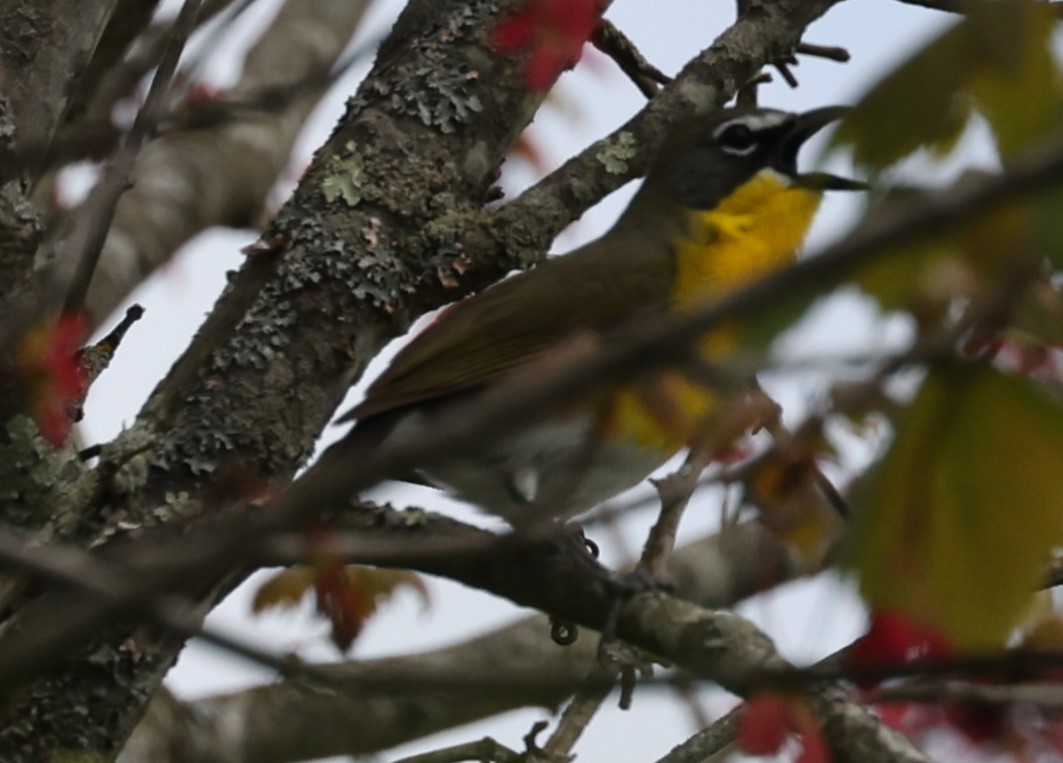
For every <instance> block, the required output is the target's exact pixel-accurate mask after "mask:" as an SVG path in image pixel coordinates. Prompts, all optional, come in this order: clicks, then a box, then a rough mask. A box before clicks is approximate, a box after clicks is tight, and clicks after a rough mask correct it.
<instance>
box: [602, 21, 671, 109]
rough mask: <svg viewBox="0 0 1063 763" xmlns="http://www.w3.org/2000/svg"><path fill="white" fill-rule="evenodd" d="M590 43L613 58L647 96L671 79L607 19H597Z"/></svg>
mask: <svg viewBox="0 0 1063 763" xmlns="http://www.w3.org/2000/svg"><path fill="white" fill-rule="evenodd" d="M591 44H592V45H594V47H596V48H597V49H598V50H600V51H602V52H603V53H605V55H607V56H609V57H610V58H611V59H613V61H614V62H615V63H616V65H617V66H619V67H620V71H622V72H624V74H626V75H627V76H628V78H629V79H630V80H631V81H632V82H633V83H635V87H637V88H638V89H639V92H641V93H642V94H643V95H644V96H646V97H647V98H653V96H655V95H656V94H657V88H658V86H659V85H667V84H668V83H669V82H671V81H672V78H671V77H669V76H668V75H667V74H665V73H664V72H662V71H661V70H660V69H658V68H657V67H656V66H654V65H653V64H651V63H650V62H649V61H647V60H646V58H645V57H644V56H643V55H642V53H640V52H639V49H638V48H637V47H635V43H634V42H632V41H631V40H630V39H629V38H628V36H627V35H625V34H624V33H623V32H621V31H620V30H619V29H618V28H617V27H616V25H615V24H613V22H611V21H609V20H608V19H604V18H603V19H600V20H599V21H598V26H596V27H595V29H594V33H593V34H592V35H591Z"/></svg>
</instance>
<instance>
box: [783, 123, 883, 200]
mask: <svg viewBox="0 0 1063 763" xmlns="http://www.w3.org/2000/svg"><path fill="white" fill-rule="evenodd" d="M851 110H852V109H850V108H849V107H848V106H825V107H823V108H821V109H813V110H812V111H806V112H805V113H804V114H799V115H798V116H797V119H795V120H794V121H793V123H792V125H791V127H790V130H789V133H788V134H787V136H786V139H785V140H784V141H783V149H782V150H783V157H782V159H783V161H784V162H785V163H786V164H787V165H788V166H789V167H790V168H792V176H793V178H794V180H795V181H796V183H797V184H798V185H800V186H802V187H804V188H811V189H814V190H817V191H866V190H868V187H869V186H868V184H867V183H865V182H863V181H862V180H854V179H852V178H845V177H841V176H839V175H831V174H830V173H827V172H806V173H800V174H799V173H797V172H796V167H797V152H798V151H799V150H800V148H801V146H802V145H804V143H805V141H807V140H808V139H809V138H811V137H812V136H813V135H815V134H816V133H817V132H819V131H820V130H822V129H823V128H824V127H826V126H827V125H829V124H831V123H832V122H836V121H838V120H839V119H841V118H842V117H844V116H845V115H846V114H848V113H849V112H850V111H851Z"/></svg>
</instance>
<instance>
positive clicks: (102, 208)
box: [61, 0, 200, 312]
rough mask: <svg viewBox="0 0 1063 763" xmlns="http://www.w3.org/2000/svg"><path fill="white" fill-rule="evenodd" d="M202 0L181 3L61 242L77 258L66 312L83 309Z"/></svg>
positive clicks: (65, 254) (66, 253)
mask: <svg viewBox="0 0 1063 763" xmlns="http://www.w3.org/2000/svg"><path fill="white" fill-rule="evenodd" d="M199 5H200V0H185V2H184V5H182V6H181V10H180V12H179V13H178V14H177V19H176V20H175V21H174V25H173V30H172V32H171V34H170V40H169V42H168V43H167V45H166V49H165V50H164V51H163V54H162V56H161V57H160V59H159V66H158V69H156V71H155V76H154V78H152V81H151V88H150V89H149V90H148V95H147V98H145V100H144V105H143V106H142V107H141V109H140V112H139V113H138V114H137V117H136V119H135V120H134V121H133V126H132V128H130V130H129V134H128V135H127V136H126V139H125V141H124V142H123V145H122V148H121V150H119V152H118V154H117V155H116V156H115V158H114V160H113V161H112V162H111V163H110V164H109V165H108V167H107V169H106V170H105V172H104V176H103V178H102V179H101V180H100V182H99V184H98V185H97V186H96V188H94V189H93V191H92V193H91V194H90V195H89V198H88V199H87V200H86V201H85V203H84V204H83V205H82V207H81V208H80V209H79V210H78V211H77V213H76V219H75V222H74V228H73V230H72V231H71V233H70V237H69V239H68V240H67V241H66V242H65V245H64V246H63V247H62V255H61V256H62V257H63V258H64V259H66V258H69V259H71V260H74V261H75V262H76V263H77V266H76V268H75V270H74V275H73V276H72V278H71V280H70V284H69V288H68V290H67V294H66V301H65V302H64V304H63V311H64V312H69V311H74V310H80V309H81V306H82V305H83V304H84V303H85V295H86V294H87V293H88V290H89V283H90V282H91V281H92V275H93V273H94V272H95V271H96V265H97V263H98V262H99V259H100V252H101V251H102V250H103V243H104V241H105V240H106V238H107V230H108V229H109V228H110V226H111V221H112V219H113V218H114V212H115V208H116V207H117V206H118V200H119V199H120V198H121V196H122V194H123V193H124V192H125V191H126V189H127V188H128V187H129V176H130V174H131V173H132V171H133V165H134V164H135V162H136V158H137V155H138V154H139V153H140V149H141V147H142V146H143V145H144V143H145V142H146V141H147V139H148V138H149V137H150V135H151V134H152V133H153V132H154V130H155V127H156V125H157V124H158V119H159V117H160V116H161V115H162V113H163V110H164V108H165V105H166V97H167V94H168V93H169V90H170V85H171V84H172V82H173V78H174V73H175V72H176V71H177V62H178V61H179V60H180V58H181V52H182V51H183V50H184V46H185V43H187V42H188V36H189V35H190V34H191V33H192V31H193V30H194V29H195V25H196V18H197V16H198V15H199Z"/></svg>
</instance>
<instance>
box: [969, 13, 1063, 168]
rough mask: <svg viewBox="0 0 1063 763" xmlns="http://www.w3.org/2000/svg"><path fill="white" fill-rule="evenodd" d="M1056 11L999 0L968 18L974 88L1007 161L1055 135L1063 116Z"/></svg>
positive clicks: (971, 76) (971, 78)
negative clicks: (1054, 45)
mask: <svg viewBox="0 0 1063 763" xmlns="http://www.w3.org/2000/svg"><path fill="white" fill-rule="evenodd" d="M1054 23H1055V11H1054V9H1052V8H1051V7H1049V6H1048V5H1047V4H1045V3H1033V2H1029V1H1028V0H1004V1H1001V0H997V2H993V3H982V4H981V5H979V6H977V8H976V9H975V12H973V13H972V14H971V15H970V17H969V18H968V21H967V37H968V41H967V47H968V49H969V50H970V51H971V52H972V53H973V52H975V51H977V53H978V54H977V55H976V56H973V57H972V63H973V64H974V66H972V69H971V71H970V77H969V83H968V86H969V87H970V89H971V92H972V93H973V94H974V96H975V100H976V101H977V103H978V109H979V111H981V112H982V114H984V115H985V117H986V119H987V120H988V121H989V125H990V127H991V128H992V129H993V134H994V135H995V136H996V139H997V147H998V148H999V149H1000V153H1001V156H1003V157H1004V159H1005V161H1006V160H1007V158H1008V157H1009V156H1010V155H1012V154H1014V153H1015V152H1016V150H1018V149H1021V148H1023V147H1024V146H1027V145H1029V144H1031V143H1033V142H1035V141H1036V140H1037V139H1039V138H1041V137H1043V136H1045V135H1047V134H1049V133H1051V132H1052V131H1054V130H1055V129H1056V127H1057V126H1058V125H1059V123H1060V118H1061V117H1063V88H1061V79H1060V76H1059V70H1058V69H1057V67H1056V63H1055V61H1054V60H1053V58H1052V53H1051V50H1050V47H1049V45H1050V41H1051V36H1052V29H1053V26H1054Z"/></svg>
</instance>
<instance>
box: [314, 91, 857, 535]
mask: <svg viewBox="0 0 1063 763" xmlns="http://www.w3.org/2000/svg"><path fill="white" fill-rule="evenodd" d="M844 111H845V110H844V109H843V108H840V107H829V108H823V109H816V110H813V111H809V112H806V113H803V114H793V113H788V112H784V111H777V110H773V109H766V108H751V109H725V110H721V111H719V112H717V113H715V114H713V115H711V116H707V117H703V118H700V119H697V120H695V121H693V122H692V123H690V124H688V125H685V126H684V127H682V128H680V129H678V130H676V131H675V132H674V133H672V134H671V135H670V136H669V137H668V138H667V139H666V140H665V142H664V144H663V146H662V148H661V150H660V151H659V153H658V155H657V156H656V158H655V159H654V161H653V163H652V165H651V168H650V170H649V172H648V174H647V176H646V179H645V181H644V182H643V184H642V187H641V188H640V189H639V191H638V192H637V193H636V195H635V196H634V198H633V199H632V201H631V203H630V205H629V206H628V207H627V209H626V210H625V211H624V213H623V214H622V215H621V216H620V218H619V220H618V221H617V222H616V224H615V225H614V226H613V227H612V228H611V229H610V230H609V231H608V232H606V233H605V234H604V235H603V236H601V237H600V238H598V239H597V240H595V241H592V242H591V243H589V244H586V245H585V246H582V247H580V248H578V249H576V250H574V251H573V252H571V253H570V254H567V255H565V256H560V257H555V258H552V259H549V260H547V261H546V262H544V263H543V264H542V265H540V266H538V267H536V268H534V269H533V270H530V271H527V272H525V273H521V274H519V275H517V276H514V277H512V278H509V279H507V280H504V281H502V282H500V283H498V284H495V285H494V286H492V287H490V288H488V289H486V290H485V291H483V292H481V293H479V294H476V295H474V296H472V297H470V298H468V299H465V300H463V301H461V302H459V303H457V304H456V305H454V306H452V307H451V308H450V309H449V310H447V311H446V312H444V313H443V314H442V315H441V316H440V317H439V318H438V319H437V320H436V321H435V322H434V323H433V324H431V325H430V326H429V327H428V328H427V329H425V330H424V331H423V332H422V333H421V334H420V335H418V336H417V337H416V338H415V339H413V340H412V341H411V342H410V343H409V344H408V345H407V346H406V347H405V348H403V349H402V350H401V351H400V352H399V353H398V354H397V355H396V356H395V358H394V360H393V361H392V362H391V364H390V366H389V367H388V368H387V369H386V370H385V371H384V372H383V373H382V374H381V375H380V377H379V378H377V379H376V380H375V381H374V382H373V383H372V385H371V386H370V387H369V389H368V391H367V393H366V398H365V400H364V401H363V402H362V403H360V404H358V405H356V406H355V407H354V408H353V409H351V410H350V411H348V412H347V413H346V414H345V415H344V416H343V417H342V418H341V419H340V421H348V420H352V419H353V420H357V423H356V424H355V426H354V427H353V428H352V430H351V431H350V432H349V433H348V434H347V435H346V437H345V438H344V439H343V440H342V441H341V442H340V443H338V444H337V445H336V446H333V449H332V451H331V452H330V453H329V454H326V455H328V456H331V455H337V456H344V455H345V454H346V455H347V456H354V454H358V453H365V452H366V449H367V448H372V447H374V446H375V445H377V444H379V443H384V442H386V443H387V444H388V445H397V444H401V442H403V441H404V440H406V439H408V438H417V437H418V436H419V435H420V434H422V433H423V432H425V431H427V430H429V429H430V428H431V427H433V422H434V420H435V419H436V418H437V417H439V416H440V415H442V414H444V413H445V412H446V411H447V410H448V407H449V406H451V405H452V404H454V403H455V402H460V403H467V402H468V401H470V400H472V399H474V397H475V396H476V395H478V394H481V393H482V392H483V391H484V390H486V389H488V388H489V387H490V386H491V385H492V384H494V383H496V382H498V381H500V380H501V379H503V378H504V377H506V376H507V375H509V374H511V373H514V372H516V371H518V370H521V369H523V368H524V367H526V366H528V365H529V364H531V363H534V362H536V361H537V360H542V358H543V357H544V356H545V355H546V354H548V353H550V351H551V348H556V347H558V346H559V343H561V342H563V341H565V340H566V339H568V338H571V337H572V336H574V335H576V334H579V333H580V332H588V331H590V332H601V333H608V332H611V331H614V330H616V329H618V328H621V327H623V326H625V325H631V324H632V323H633V322H636V321H638V320H639V319H640V317H646V316H652V315H661V314H665V315H666V314H668V313H675V312H681V311H686V310H691V309H696V308H697V307H698V306H699V305H702V304H704V303H705V302H706V300H709V299H712V298H714V297H718V296H720V295H721V294H723V293H726V292H727V291H729V290H733V289H736V288H739V287H740V286H742V285H743V284H744V283H747V282H749V281H751V280H753V279H755V278H757V277H758V276H761V275H764V274H765V273H767V272H769V271H771V270H774V269H777V268H779V267H782V266H784V265H786V264H787V263H789V262H791V261H792V260H793V259H794V257H795V256H796V252H797V250H798V249H799V248H800V246H801V245H802V243H803V241H804V238H805V234H806V233H807V231H808V228H809V226H810V225H811V223H812V220H813V217H814V216H815V212H816V209H817V207H818V205H819V201H820V197H821V195H822V193H823V191H825V190H829V189H853V188H858V187H860V185H859V184H858V183H855V182H853V181H850V180H847V179H845V178H839V177H835V176H832V175H827V174H825V173H811V174H807V175H802V174H801V173H799V172H798V169H797V154H798V151H799V149H800V148H801V146H802V144H803V143H804V142H805V141H806V140H807V139H808V138H809V137H811V136H812V135H813V134H815V133H816V132H818V131H819V130H820V129H822V128H823V127H824V126H826V125H828V124H830V123H831V122H833V121H835V120H837V119H838V118H840V117H841V116H842V115H843V113H844ZM734 341H735V337H734V336H733V332H730V331H729V330H728V329H721V330H718V331H716V332H713V333H712V334H710V335H708V336H706V337H704V338H703V340H702V341H701V342H700V343H699V348H698V350H699V353H701V354H702V355H703V356H704V357H705V359H706V360H707V361H709V362H710V363H711V362H713V361H718V360H719V359H721V358H722V357H724V356H726V354H727V353H728V352H729V351H730V349H731V346H732V345H733V343H734ZM716 400H717V397H716V395H714V394H713V393H712V392H711V391H710V390H708V389H707V388H706V387H705V386H703V385H701V384H698V383H696V382H694V381H691V380H689V379H688V378H687V377H686V376H684V375H683V374H682V373H680V372H679V371H662V372H659V373H656V374H654V375H652V377H651V378H650V380H649V381H646V380H642V381H639V382H634V383H625V384H612V383H607V384H603V385H601V386H600V387H599V388H597V389H595V390H594V391H593V392H591V393H589V394H587V395H585V396H583V397H582V398H581V399H579V400H577V401H575V402H571V401H570V402H566V403H565V404H563V405H559V406H558V407H557V408H556V409H554V410H550V411H545V412H544V413H543V415H542V416H541V417H540V418H539V420H538V421H537V422H536V423H535V424H534V425H533V426H530V427H525V428H523V429H521V430H520V431H518V432H514V433H512V434H510V435H507V436H505V437H502V438H500V439H497V440H495V441H493V442H491V443H490V444H489V445H485V446H484V447H483V448H482V449H481V451H482V452H477V453H475V454H473V455H469V454H468V453H467V454H466V455H463V456H462V457H460V458H458V457H455V458H453V459H446V458H444V459H441V460H439V461H438V463H436V464H435V465H433V466H432V467H431V468H430V469H425V470H418V472H417V474H416V475H407V476H413V478H415V479H418V480H421V481H424V482H426V483H428V484H431V485H435V486H437V487H440V488H442V489H444V490H446V491H448V492H450V493H451V494H453V495H454V496H456V497H458V498H460V499H462V500H465V501H468V502H470V503H472V504H474V505H476V506H478V507H480V508H482V509H484V510H486V511H489V512H491V513H494V514H498V515H500V516H503V517H505V518H507V519H509V520H510V521H511V522H514V523H518V524H519V523H521V522H522V521H523V520H524V519H527V518H529V517H532V516H543V515H544V514H545V515H550V516H558V517H567V516H572V515H575V514H578V513H581V512H583V511H585V510H587V509H589V508H591V507H593V506H595V505H596V504H598V503H600V502H602V501H604V500H606V499H608V498H611V497H612V496H614V495H616V494H617V493H620V492H621V491H623V490H626V489H627V488H630V487H632V486H634V485H635V484H637V483H638V482H640V481H642V480H643V479H645V478H646V477H647V476H648V475H649V474H650V473H651V472H653V471H654V470H656V469H657V468H658V467H660V466H661V465H663V464H664V463H665V462H666V461H667V460H668V459H669V458H671V457H672V456H673V455H675V454H676V453H677V452H679V451H680V450H682V449H683V448H684V447H685V446H687V445H688V444H690V443H691V441H692V440H693V439H694V438H697V437H698V436H699V433H700V432H701V431H702V428H703V427H704V426H705V425H706V422H708V421H710V420H711V414H712V411H713V409H714V406H716ZM662 401H663V402H662Z"/></svg>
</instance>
